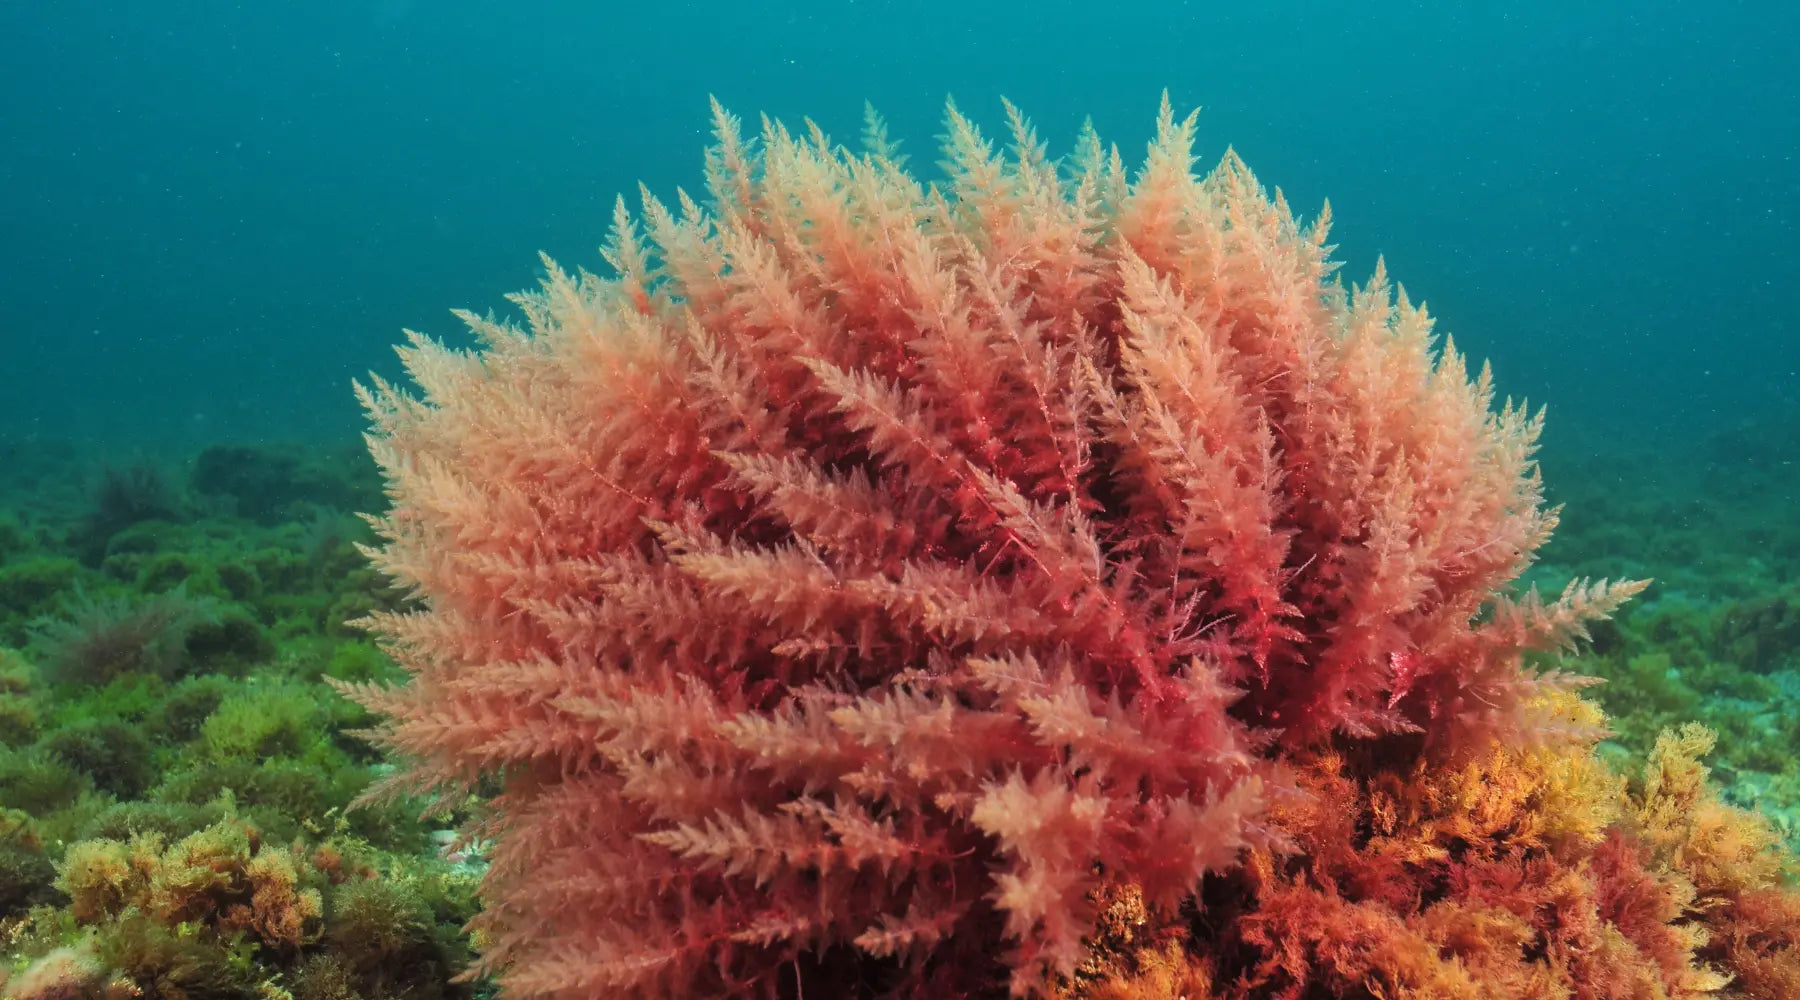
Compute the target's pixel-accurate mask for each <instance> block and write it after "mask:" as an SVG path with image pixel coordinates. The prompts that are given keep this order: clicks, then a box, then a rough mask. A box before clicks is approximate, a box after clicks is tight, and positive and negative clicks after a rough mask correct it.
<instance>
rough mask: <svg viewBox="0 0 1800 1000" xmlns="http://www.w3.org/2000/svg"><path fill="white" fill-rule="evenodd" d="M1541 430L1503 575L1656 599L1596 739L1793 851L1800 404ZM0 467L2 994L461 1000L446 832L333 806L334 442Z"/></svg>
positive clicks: (338, 572)
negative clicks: (1536, 493) (1672, 774)
mask: <svg viewBox="0 0 1800 1000" xmlns="http://www.w3.org/2000/svg"><path fill="white" fill-rule="evenodd" d="M1558 434H1559V430H1558V429H1557V428H1554V427H1553V428H1552V431H1551V438H1550V442H1549V445H1548V448H1547V451H1546V452H1545V454H1544V456H1543V465H1544V472H1545V479H1546V481H1547V484H1548V491H1549V495H1550V498H1551V500H1552V501H1553V502H1556V503H1560V504H1563V505H1565V507H1564V515H1563V524H1562V528H1561V530H1560V532H1559V533H1558V535H1557V538H1556V540H1555V541H1553V542H1552V543H1551V545H1550V546H1549V547H1548V548H1547V549H1546V550H1545V558H1544V560H1543V561H1542V562H1541V563H1540V564H1539V565H1538V566H1537V567H1536V568H1535V569H1534V570H1533V571H1532V573H1531V574H1530V577H1529V579H1530V580H1531V581H1532V582H1535V583H1537V584H1538V585H1540V586H1541V587H1543V588H1545V589H1546V590H1552V591H1554V590H1558V589H1560V588H1561V586H1562V584H1563V583H1564V582H1566V581H1567V580H1569V579H1571V578H1574V577H1580V576H1595V577H1599V576H1609V577H1621V576H1623V577H1646V576H1647V577H1654V578H1655V580H1656V583H1655V585H1654V587H1653V588H1652V589H1651V590H1649V591H1648V592H1647V593H1646V594H1645V595H1644V596H1643V597H1642V598H1640V599H1639V600H1638V601H1636V602H1635V603H1634V604H1633V605H1631V606H1630V607H1628V608H1627V609H1626V610H1625V611H1624V612H1623V613H1621V614H1619V615H1618V616H1617V617H1616V619H1615V620H1613V621H1610V622H1604V623H1602V624H1601V625H1600V626H1599V627H1597V628H1596V629H1595V630H1594V634H1593V637H1592V642H1591V643H1590V645H1589V647H1588V648H1587V649H1586V650H1585V651H1584V652H1583V653H1582V654H1581V655H1580V656H1579V657H1575V658H1571V659H1570V660H1569V661H1568V662H1564V663H1560V664H1555V665H1557V666H1564V667H1571V668H1573V669H1576V670H1578V671H1580V672H1582V673H1586V674H1591V675H1595V676H1598V677H1601V678H1604V679H1605V680H1606V681H1607V682H1608V683H1606V684H1604V685H1601V686H1599V687H1597V688H1595V689H1594V691H1593V696H1594V697H1596V698H1597V699H1598V700H1599V702H1600V703H1601V704H1602V705H1603V706H1604V707H1605V709H1606V711H1607V712H1608V713H1609V715H1610V717H1611V726H1612V728H1613V729H1614V730H1616V735H1615V736H1614V738H1613V739H1611V740H1609V741H1607V742H1606V743H1605V744H1603V750H1604V751H1605V752H1606V753H1607V754H1608V755H1610V756H1611V757H1612V758H1613V759H1614V761H1615V762H1616V763H1617V764H1618V765H1619V768H1620V770H1621V772H1622V773H1635V772H1637V771H1638V770H1640V768H1639V767H1638V764H1639V763H1640V762H1641V758H1642V756H1643V755H1644V754H1645V752H1646V751H1647V749H1648V748H1649V746H1650V744H1651V743H1652V742H1653V741H1654V739H1655V737H1656V734H1657V733H1658V732H1659V731H1661V730H1662V729H1664V728H1665V727H1669V726H1673V725H1677V724H1679V723H1683V722H1688V721H1699V722H1702V723H1704V724H1706V725H1707V726H1709V727H1710V728H1712V729H1713V730H1715V731H1716V732H1717V733H1718V734H1719V744H1718V748H1717V750H1716V751H1715V752H1714V754H1713V755H1712V756H1711V758H1710V759H1709V763H1710V765H1711V766H1712V768H1713V771H1714V774H1715V776H1716V778H1717V779H1718V780H1719V782H1720V783H1721V784H1722V785H1723V787H1724V788H1725V791H1726V795H1727V797H1728V798H1730V799H1731V800H1733V801H1734V802H1736V803H1738V804H1740V805H1745V806H1752V807H1755V808H1759V809H1760V810H1762V811H1763V812H1764V813H1765V814H1767V815H1768V816H1769V818H1770V819H1771V820H1772V821H1773V822H1774V823H1775V825H1776V826H1777V827H1778V829H1780V830H1781V831H1782V832H1783V833H1784V835H1785V836H1786V837H1787V840H1788V842H1789V844H1790V846H1795V847H1800V754H1796V753H1795V749H1796V748H1797V747H1800V517H1797V516H1796V509H1797V508H1796V498H1797V497H1800V415H1793V414H1790V415H1788V416H1786V417H1784V418H1781V419H1771V420H1763V421H1754V422H1745V423H1743V424H1741V425H1738V426H1735V427H1732V428H1730V429H1729V430H1726V431H1723V432H1719V433H1714V434H1710V435H1704V436H1700V437H1698V438H1696V439H1695V440H1692V441H1689V442H1686V443H1661V444H1658V445H1656V446H1645V447H1643V448H1641V449H1638V450H1628V449H1625V448H1622V447H1621V446H1619V445H1618V444H1617V442H1616V440H1612V439H1600V438H1596V441H1600V442H1601V443H1600V444H1598V445H1594V446H1590V445H1589V444H1586V443H1584V442H1581V441H1579V440H1573V439H1572V437H1573V435H1571V436H1569V437H1559V436H1558ZM0 470H4V471H3V472H0V980H4V979H5V972H6V971H7V970H9V969H10V970H11V971H13V972H15V973H16V972H17V971H18V970H20V969H23V968H24V967H25V966H26V964H27V963H28V962H31V961H33V960H36V959H40V958H42V956H45V955H47V954H54V953H56V951H57V949H59V948H68V946H69V945H71V944H72V943H73V942H75V941H77V940H80V939H85V938H88V936H89V935H93V936H94V938H93V943H91V944H89V945H88V946H85V947H84V948H83V949H82V950H80V951H76V950H73V949H70V950H69V951H68V952H67V954H68V958H67V961H68V962H70V963H81V962H93V961H96V960H97V961H99V962H103V963H105V965H106V966H107V967H108V968H111V969H119V970H126V971H128V972H129V973H130V974H131V976H132V978H133V979H134V980H135V982H136V983H137V984H138V988H139V989H141V990H143V991H144V992H145V993H150V994H155V995H167V996H191V997H203V996H246V997H248V996H259V995H260V996H272V995H288V996H293V997H296V998H304V997H364V998H371V1000H374V998H387V997H396V998H398V997H406V998H418V1000H425V998H429V997H434V996H461V995H475V994H478V993H481V992H482V991H483V990H484V987H483V986H482V985H481V984H480V983H478V982H477V983H468V982H460V981H456V979H455V977H456V975H457V973H458V972H459V971H460V970H462V969H463V968H464V967H465V966H466V965H467V963H468V961H469V960H470V957H471V954H472V949H471V943H470V941H469V939H468V937H467V935H466V934H465V933H464V932H463V930H462V925H463V924H464V922H465V921H466V920H467V919H468V918H469V917H470V916H471V915H472V914H473V912H474V910H475V902H474V890H475V883H476V880H477V878H478V875H479V858H478V850H472V849H470V848H469V846H468V845H463V844H460V843H456V842H453V840H452V838H451V835H450V833H449V831H450V829H451V828H452V827H453V826H454V825H455V824H456V822H457V821H458V818H459V817H458V816H456V815H450V816H446V817H442V818H439V819H435V820H432V821H430V822H427V821H422V820H420V819H419V818H418V817H417V816H416V812H417V810H416V809H413V808H409V807H408V805H406V804H393V805H385V806H378V807H366V808H359V809H355V810H351V809H348V808H347V807H348V806H349V804H350V802H351V800H352V799H354V798H356V797H357V795H358V794H359V793H360V792H361V791H362V790H363V789H364V788H365V787H367V786H368V785H369V784H370V782H371V781H372V780H374V779H375V778H376V777H378V776H379V775H380V774H381V773H382V771H383V769H384V766H385V765H384V764H383V763H382V761H381V760H380V759H379V758H378V757H377V756H376V755H375V754H374V753H373V752H372V751H370V750H369V749H368V747H367V746H366V745H365V744H364V743H362V742H361V741H360V740H359V739H358V738H357V736H356V735H355V731H356V730H357V729H358V727H361V726H364V725H367V724H369V722H370V721H371V720H370V719H369V718H368V717H367V716H366V715H365V714H364V713H363V712H362V710H360V709H358V708H356V707H354V706H352V705H351V704H350V703H348V702H347V701H345V700H344V699H342V698H341V697H339V696H338V695H337V694H336V693H335V692H334V690H333V689H332V688H331V687H330V686H328V684H327V680H328V679H337V680H343V681H366V680H372V679H382V678H389V677H391V676H392V675H393V674H394V673H395V668H394V667H393V666H392V665H391V664H390V663H389V662H388V661H387V659H386V658H385V657H384V655H383V654H382V652H381V651H380V650H378V649H377V648H376V647H375V646H374V645H372V644H371V643H370V642H369V641H367V640H366V639H365V638H363V637H362V636H361V635H360V634H359V633H358V631H357V629H356V628H355V627H354V626H353V625H351V624H348V623H349V622H351V621H353V620H354V619H356V618H358V617H359V616H361V615H363V614H365V613H367V612H369V611H372V610H376V609H382V608H397V607H401V606H403V605H404V603H405V601H406V600H407V597H406V595H404V594H402V593H398V592H396V591H394V590H393V589H391V588H389V587H388V586H386V585H385V583H384V581H383V580H382V579H381V578H379V577H378V576H377V575H376V574H374V573H373V572H371V571H370V570H369V569H368V568H367V567H366V566H365V564H364V560H363V557H362V556H361V555H360V554H359V552H358V550H357V543H358V542H364V541H368V540H369V534H368V528H367V527H366V526H365V525H364V523H363V522H362V521H361V520H360V519H359V518H358V517H357V516H356V514H357V512H359V511H372V510H378V509H380V508H381V506H382V504H383V498H382V495H381V488H380V481H379V478H378V476H377V474H376V472H375V470H374V468H373V466H372V464H371V463H370V462H369V461H368V459H367V457H366V456H365V455H364V454H363V453H362V452H361V450H360V448H359V447H358V446H356V445H355V444H354V443H351V442H346V443H345V444H344V445H343V446H342V447H334V448H327V447H317V446H301V445H294V446H279V447H276V446H253V447H247V446H238V445H226V444H221V445H214V446H210V447H205V448H200V449H196V450H192V451H189V452H186V453H181V454H155V455H152V454H114V453H105V452H101V451H97V450H94V449H92V448H83V447H78V446H75V445H70V444H64V443H47V442H40V441H30V442H25V441H12V442H7V441H4V440H0ZM1544 665H1545V666H1550V665H1551V664H1544ZM121 887H123V888H121ZM121 894H126V895H129V896H130V898H122V895H121ZM41 964H42V963H40V965H41ZM79 972H80V970H78V969H75V970H71V974H72V976H75V977H76V978H78V975H77V974H78V973H79ZM275 984H279V987H278V989H277V988H276V986H275ZM271 989H276V992H274V993H271V992H270V990H271Z"/></svg>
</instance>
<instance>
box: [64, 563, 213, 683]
mask: <svg viewBox="0 0 1800 1000" xmlns="http://www.w3.org/2000/svg"><path fill="white" fill-rule="evenodd" d="M217 621H219V608H218V604H217V602H216V601H214V600H212V599H211V598H207V597H190V596H188V593H187V591H186V589H185V588H183V587H176V588H175V589H174V590H170V591H166V592H164V593H161V594H156V595H154V596H151V597H147V598H142V599H138V600H133V599H131V598H128V597H122V596H107V597H98V598H96V597H92V596H90V595H89V594H88V592H87V591H86V589H85V588H82V587H79V586H77V587H76V589H75V593H74V596H73V597H72V598H70V599H69V600H67V601H66V602H65V604H64V608H63V613H62V615H60V616H58V617H55V618H43V619H40V620H39V621H38V622H37V623H36V625H35V626H34V627H33V629H32V642H33V644H34V645H35V646H36V648H37V651H38V663H39V665H40V667H41V668H42V669H43V670H44V671H45V673H46V675H47V679H49V680H50V681H52V682H54V683H62V684H88V685H96V684H104V683H106V682H107V681H110V680H113V679H114V678H117V677H121V676H124V675H126V674H145V675H149V676H154V677H162V678H165V679H167V678H173V677H175V676H177V675H179V674H180V673H181V672H182V670H183V668H184V667H185V666H186V664H187V662H188V648H187V643H188V638H189V636H190V635H191V634H192V633H193V632H194V630H195V629H197V628H199V627H201V626H203V625H210V624H213V623H215V622H217Z"/></svg>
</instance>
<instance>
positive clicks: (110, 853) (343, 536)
mask: <svg viewBox="0 0 1800 1000" xmlns="http://www.w3.org/2000/svg"><path fill="white" fill-rule="evenodd" d="M291 451H292V449H284V450H281V451H280V452H279V453H278V454H279V456H280V457H279V458H278V459H272V460H270V462H269V464H271V465H272V466H274V467H276V468H289V467H292V463H291V455H290V452H291ZM237 453H238V454H241V455H253V454H254V451H253V450H252V449H238V450H237ZM203 454H204V453H203ZM307 461H308V462H309V463H314V464H317V465H320V466H321V467H323V466H325V465H326V464H328V463H329V461H330V456H328V455H326V454H325V453H323V452H321V453H319V454H317V455H314V456H312V457H311V458H309V459H308V460H307ZM51 464H52V466H53V467H54V469H55V471H56V473H57V476H55V477H52V480H51V481H56V479H58V478H60V479H61V480H65V481H69V482H80V481H82V480H84V479H86V478H87V477H86V476H85V475H84V474H83V473H82V472H81V471H80V467H79V465H76V464H73V463H70V464H57V463H55V462H54V461H52V463H51ZM246 464H247V465H248V466H250V467H252V468H254V467H255V466H257V465H258V464H259V463H258V462H257V461H250V460H246ZM190 467H191V468H193V469H196V470H199V469H204V468H205V463H203V462H200V461H198V460H196V461H194V462H193V463H191V465H190ZM338 467H339V468H346V467H345V466H343V465H342V464H341V463H339V464H338ZM146 468H148V466H146ZM347 468H348V469H349V470H351V471H349V472H345V473H340V476H341V477H342V478H343V480H344V481H343V482H342V483H340V484H338V485H337V486H336V487H334V489H336V490H337V491H340V492H339V494H338V495H357V494H358V492H359V491H360V495H364V496H367V495H368V494H369V484H370V482H372V475H371V474H370V473H371V469H370V468H369V466H368V465H367V463H366V462H365V463H364V464H362V465H360V466H349V467H347ZM102 475H103V476H105V475H106V474H105V473H104V472H103V473H102ZM131 481H132V482H147V481H150V480H149V479H148V478H147V476H137V477H134V478H133V479H132V480H131ZM155 481H156V482H157V483H159V485H158V486H157V487H156V493H157V495H158V496H162V497H164V498H166V500H167V503H165V504H163V505H162V506H161V507H160V508H158V509H157V512H156V514H155V516H153V517H145V518H111V519H107V518H102V517H100V516H98V515H97V514H96V513H95V512H96V511H97V510H115V509H118V508H119V507H120V506H121V505H119V504H117V503H116V502H115V499H114V496H113V494H114V493H116V492H117V490H116V488H115V487H114V486H107V487H105V488H104V489H101V490H99V491H84V490H81V489H71V490H67V491H64V492H63V493H62V494H61V495H58V496H56V497H55V498H54V499H53V500H45V499H42V498H40V497H32V496H22V495H13V496H8V497H7V498H6V506H7V508H8V510H9V512H8V513H6V514H0V578H4V579H5V580H6V581H8V583H9V584H10V586H11V589H10V590H9V591H8V593H9V594H11V595H13V596H14V597H16V600H9V601H8V602H7V603H5V604H4V605H3V606H0V629H3V630H4V633H5V636H6V640H5V643H6V645H5V646H0V955H4V958H3V959H0V996H4V997H6V998H8V1000H14V998H19V1000H47V998H71V997H171V998H199V997H227V998H229V997H246V998H247V997H271V996H287V997H294V998H309V997H310V998H320V1000H327V998H329V1000H352V998H367V1000H374V998H385V997H409V998H412V997H417V998H432V997H458V996H466V995H469V994H470V993H471V991H472V987H470V986H467V985H462V984H458V983H456V982H454V977H455V975H456V973H457V972H459V971H460V970H461V969H463V968H464V967H465V966H466V965H467V964H468V961H469V944H468V938H467V935H466V934H465V933H464V932H463V931H462V925H463V923H464V922H466V921H467V919H468V918H469V917H470V916H471V915H472V914H473V912H474V889H475V884H476V875H475V873H474V870H473V868H471V867H470V866H469V865H466V864H464V865H458V864H454V863H452V862H450V861H447V860H444V859H443V858H441V857H439V853H440V848H441V846H442V843H443V841H442V837H441V836H436V837H434V832H435V831H434V830H433V829H432V828H430V827H427V826H426V825H424V824H422V823H421V822H420V821H419V820H418V818H417V817H416V811H415V810H407V809H386V810H383V809H365V810H360V811H356V812H350V811H348V810H347V807H348V806H349V804H350V803H351V801H352V800H353V799H354V798H355V797H356V796H357V795H359V794H360V793H361V792H363V791H364V790H365V789H366V788H367V787H368V786H369V784H370V783H371V781H372V780H374V778H375V777H376V775H377V773H378V772H379V770H380V769H381V767H382V766H383V765H382V764H381V763H380V762H379V761H378V760H377V759H376V758H375V757H374V756H373V755H372V754H371V753H370V750H369V748H368V746H367V744H366V743H364V742H363V741H361V740H359V739H357V738H355V737H354V736H352V735H350V732H349V731H350V730H352V729H354V728H356V727H358V726H361V725H366V724H367V722H368V721H369V720H368V718H367V717H366V716H365V715H364V714H362V713H361V712H360V711H359V710H357V709H356V708H355V707H354V706H352V705H350V704H348V703H346V702H345V701H343V700H342V699H341V698H339V697H337V696H336V695H335V694H333V693H332V692H331V690H330V689H329V688H328V687H327V686H326V685H325V683H324V678H327V677H334V678H338V679H342V680H349V681H368V680H371V679H374V678H377V677H381V676H384V675H386V674H388V673H391V672H392V671H393V669H394V668H393V666H392V664H391V663H390V662H389V661H388V659H387V658H386V657H385V656H384V655H383V654H382V653H381V652H380V651H379V650H377V649H376V648H375V647H374V646H373V645H371V644H370V643H369V642H368V641H367V640H366V639H363V638H362V637H360V636H358V635H356V634H354V633H353V632H352V631H351V630H350V629H348V628H347V627H346V626H344V624H343V622H344V621H345V620H347V619H348V618H352V617H356V616H359V615H362V614H366V613H368V612H369V611H370V610H373V609H375V608H377V607H396V606H398V605H399V602H400V601H401V598H400V597H399V595H397V594H395V593H394V592H393V591H392V589H391V588H390V587H388V586H387V585H386V583H385V582H384V581H381V580H379V579H377V578H376V577H375V576H374V574H373V573H372V572H370V571H369V570H368V569H367V566H366V563H365V561H364V560H363V559H362V557H361V556H360V555H358V554H357V553H356V552H355V549H354V546H355V544H356V543H357V542H358V541H360V540H363V539H364V538H365V537H366V529H362V531H360V532H359V530H358V529H357V527H356V525H357V522H355V521H354V520H351V519H348V518H347V514H346V512H341V511H333V510H331V509H329V508H320V507H316V506H313V505H310V501H305V500H290V501H284V505H291V508H292V509H293V511H294V516H293V519H291V520H288V521H280V522H277V523H274V524H270V525H264V524H261V523H259V522H258V521H257V520H256V515H257V514H259V513H260V511H261V510H262V508H263V507H265V506H266V498H265V499H264V500H259V501H258V504H255V505H250V504H247V505H244V507H245V509H246V510H248V511H249V513H248V514H245V515H240V514H239V513H238V510H239V505H238V504H237V503H236V501H235V498H233V497H229V496H225V495H222V494H219V493H216V492H215V493H212V494H206V493H203V492H201V491H200V489H199V486H198V485H197V484H196V483H194V482H193V481H192V480H191V479H187V480H183V479H178V478H177V477H176V476H174V475H172V474H166V473H164V472H158V473H157V474H156V479H155ZM240 481H242V482H247V483H250V482H252V480H250V479H249V478H248V477H240ZM253 485H254V488H256V489H267V488H268V486H267V484H266V483H262V482H255V483H254V484H253ZM58 501H60V502H58ZM71 501H73V502H71ZM134 509H140V510H147V509H149V508H148V507H145V506H143V505H138V506H137V507H135V508H134ZM102 525H104V526H105V527H104V528H102V527H101V526H102Z"/></svg>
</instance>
